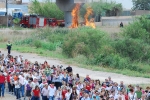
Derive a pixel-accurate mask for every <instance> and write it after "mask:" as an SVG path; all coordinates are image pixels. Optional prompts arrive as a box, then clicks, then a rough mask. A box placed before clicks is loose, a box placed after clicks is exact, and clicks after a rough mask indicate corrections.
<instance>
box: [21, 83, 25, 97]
mask: <svg viewBox="0 0 150 100" xmlns="http://www.w3.org/2000/svg"><path fill="white" fill-rule="evenodd" d="M24 88H25V87H24V85H22V86H21V87H20V92H21V96H22V97H24V92H25V90H24Z"/></svg>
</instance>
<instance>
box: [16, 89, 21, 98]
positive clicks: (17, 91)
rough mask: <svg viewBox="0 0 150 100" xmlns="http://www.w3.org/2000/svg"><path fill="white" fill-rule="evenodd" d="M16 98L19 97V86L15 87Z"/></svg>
mask: <svg viewBox="0 0 150 100" xmlns="http://www.w3.org/2000/svg"><path fill="white" fill-rule="evenodd" d="M15 92H16V99H20V88H15Z"/></svg>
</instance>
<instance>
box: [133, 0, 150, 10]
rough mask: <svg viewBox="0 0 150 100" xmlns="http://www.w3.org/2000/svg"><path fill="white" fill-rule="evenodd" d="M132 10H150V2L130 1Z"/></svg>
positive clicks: (149, 0) (145, 0)
mask: <svg viewBox="0 0 150 100" xmlns="http://www.w3.org/2000/svg"><path fill="white" fill-rule="evenodd" d="M132 2H133V10H136V9H137V10H150V0H132Z"/></svg>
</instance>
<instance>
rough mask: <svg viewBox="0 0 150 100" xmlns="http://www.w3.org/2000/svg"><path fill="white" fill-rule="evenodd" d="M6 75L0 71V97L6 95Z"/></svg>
mask: <svg viewBox="0 0 150 100" xmlns="http://www.w3.org/2000/svg"><path fill="white" fill-rule="evenodd" d="M4 84H5V76H4V75H3V73H2V72H0V97H1V96H2V97H4Z"/></svg>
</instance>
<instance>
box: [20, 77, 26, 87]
mask: <svg viewBox="0 0 150 100" xmlns="http://www.w3.org/2000/svg"><path fill="white" fill-rule="evenodd" d="M24 80H25V79H24V77H22V76H21V75H19V83H20V84H21V85H25V82H24Z"/></svg>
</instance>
